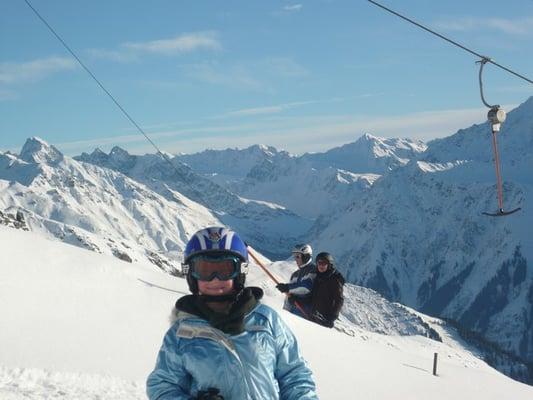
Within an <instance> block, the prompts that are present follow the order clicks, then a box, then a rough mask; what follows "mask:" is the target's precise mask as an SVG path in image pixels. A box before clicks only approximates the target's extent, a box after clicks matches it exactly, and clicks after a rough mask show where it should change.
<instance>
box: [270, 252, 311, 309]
mask: <svg viewBox="0 0 533 400" xmlns="http://www.w3.org/2000/svg"><path fill="white" fill-rule="evenodd" d="M292 255H293V257H294V260H295V261H296V265H297V266H298V269H297V270H296V271H294V272H293V273H292V275H291V279H290V281H289V283H280V284H278V285H277V286H276V288H277V289H278V290H279V291H280V292H282V293H285V294H287V299H286V300H285V304H284V306H283V308H284V309H286V310H287V311H289V312H291V313H293V314H296V315H298V316H300V317H304V318H308V319H309V315H310V314H309V313H310V310H311V290H312V289H313V282H314V280H315V276H316V266H315V264H313V249H312V248H311V245H309V244H297V245H296V246H294V248H293V250H292Z"/></svg>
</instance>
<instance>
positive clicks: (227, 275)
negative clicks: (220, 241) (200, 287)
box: [190, 255, 241, 281]
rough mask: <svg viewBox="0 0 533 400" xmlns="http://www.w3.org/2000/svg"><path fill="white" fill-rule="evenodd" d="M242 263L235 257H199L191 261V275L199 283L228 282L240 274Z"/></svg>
mask: <svg viewBox="0 0 533 400" xmlns="http://www.w3.org/2000/svg"><path fill="white" fill-rule="evenodd" d="M240 263H241V261H240V260H239V259H238V258H237V257H234V256H226V255H225V256H198V257H195V258H194V259H193V260H191V266H190V268H191V275H192V276H193V278H196V279H198V280H199V281H212V280H213V279H215V278H218V280H220V281H228V280H230V279H234V278H235V277H236V276H237V275H238V274H239V271H240Z"/></svg>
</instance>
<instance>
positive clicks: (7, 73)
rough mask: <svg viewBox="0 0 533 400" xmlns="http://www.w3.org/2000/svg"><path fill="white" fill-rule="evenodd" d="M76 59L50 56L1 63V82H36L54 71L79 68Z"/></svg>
mask: <svg viewBox="0 0 533 400" xmlns="http://www.w3.org/2000/svg"><path fill="white" fill-rule="evenodd" d="M77 66H78V65H77V63H76V61H75V60H73V59H71V58H66V57H49V58H42V59H37V60H33V61H27V62H23V63H14V62H4V63H0V83H3V84H16V83H24V82H35V81H38V80H41V79H44V78H46V77H47V76H49V75H52V74H54V73H57V72H60V71H65V70H73V69H75V68H77Z"/></svg>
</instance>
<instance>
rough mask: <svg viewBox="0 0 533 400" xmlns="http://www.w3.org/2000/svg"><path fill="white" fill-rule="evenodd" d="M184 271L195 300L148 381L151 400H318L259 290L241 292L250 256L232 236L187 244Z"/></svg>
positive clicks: (181, 308)
mask: <svg viewBox="0 0 533 400" xmlns="http://www.w3.org/2000/svg"><path fill="white" fill-rule="evenodd" d="M184 258H185V260H184V269H186V270H187V282H188V284H189V289H190V290H191V292H192V295H188V296H184V297H182V298H180V299H179V300H178V301H177V303H176V309H175V312H174V316H175V322H174V323H173V325H172V327H171V328H170V329H169V331H168V332H167V334H166V335H165V338H164V340H163V345H162V346H161V350H160V351H159V355H158V357H157V362H156V366H155V369H154V371H153V372H152V373H151V374H150V376H149V377H148V380H147V394H148V398H149V399H150V400H155V399H160V400H166V399H169V400H170V399H172V400H180V399H202V400H230V399H239V400H241V399H242V400H244V399H255V400H263V399H283V400H297V399H301V400H311V399H318V397H317V394H316V389H315V383H314V380H313V375H312V373H311V371H310V370H309V368H308V367H307V365H306V362H305V361H304V359H303V358H302V356H301V354H300V352H299V350H298V344H297V342H296V338H295V337H294V335H293V334H292V332H291V331H290V329H289V328H288V327H287V326H286V325H285V323H284V322H283V321H282V320H281V318H280V317H279V315H278V314H277V313H276V312H275V311H274V310H272V309H271V308H270V307H268V306H266V305H264V304H261V303H260V302H259V300H260V299H261V297H262V295H263V292H262V290H261V289H260V288H256V287H247V288H245V287H244V282H245V278H246V270H247V261H248V252H247V249H246V245H245V244H244V242H243V241H242V240H241V238H240V237H239V236H238V235H237V234H236V233H235V232H233V231H231V230H229V229H226V228H221V227H211V228H206V229H202V230H200V231H198V232H197V233H196V234H194V235H193V236H192V238H191V239H190V240H189V242H188V244H187V247H186V249H185V254H184Z"/></svg>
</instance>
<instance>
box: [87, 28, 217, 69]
mask: <svg viewBox="0 0 533 400" xmlns="http://www.w3.org/2000/svg"><path fill="white" fill-rule="evenodd" d="M200 50H209V51H218V50H222V44H221V42H220V40H219V37H218V33H217V32H215V31H201V32H189V33H183V34H181V35H178V36H176V37H173V38H168V39H158V40H151V41H147V42H127V43H121V44H120V45H119V47H118V48H117V49H115V50H109V49H89V50H88V51H87V52H88V54H89V55H90V56H92V57H95V58H102V59H107V60H111V61H116V62H132V61H138V60H140V59H141V57H142V56H143V55H145V54H158V55H163V56H172V55H179V54H184V53H192V52H194V51H200Z"/></svg>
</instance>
